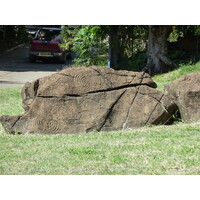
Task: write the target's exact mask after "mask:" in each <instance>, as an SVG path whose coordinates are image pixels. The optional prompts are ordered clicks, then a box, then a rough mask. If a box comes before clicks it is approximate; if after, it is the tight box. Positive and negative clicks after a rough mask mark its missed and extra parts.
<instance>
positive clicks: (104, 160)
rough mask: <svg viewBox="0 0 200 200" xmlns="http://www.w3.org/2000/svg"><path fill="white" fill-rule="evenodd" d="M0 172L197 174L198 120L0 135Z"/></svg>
mask: <svg viewBox="0 0 200 200" xmlns="http://www.w3.org/2000/svg"><path fill="white" fill-rule="evenodd" d="M0 143H1V145H0V152H1V153H0V174H99V175H102V174H200V124H190V125H185V124H181V125H180V124H179V125H174V126H168V127H167V126H157V127H146V128H140V129H130V130H125V131H114V132H101V133H96V132H94V133H88V134H78V135H5V134H0Z"/></svg>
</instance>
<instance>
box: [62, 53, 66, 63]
mask: <svg viewBox="0 0 200 200" xmlns="http://www.w3.org/2000/svg"><path fill="white" fill-rule="evenodd" d="M66 61H67V58H66V55H64V56H63V57H62V59H61V63H63V64H65V63H66Z"/></svg>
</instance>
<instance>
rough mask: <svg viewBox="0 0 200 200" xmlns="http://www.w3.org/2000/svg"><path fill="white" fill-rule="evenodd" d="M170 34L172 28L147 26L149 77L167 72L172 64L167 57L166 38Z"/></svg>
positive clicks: (147, 68) (147, 66) (147, 67)
mask: <svg viewBox="0 0 200 200" xmlns="http://www.w3.org/2000/svg"><path fill="white" fill-rule="evenodd" d="M171 32H172V26H156V25H150V26H149V36H148V50H147V54H148V55H147V57H148V59H147V65H146V70H147V72H148V73H149V74H150V75H153V74H158V73H163V72H167V71H169V70H170V68H172V67H174V66H175V65H174V63H173V62H172V61H171V60H170V59H169V58H168V57H167V54H168V45H167V38H168V37H169V34H170V33H171Z"/></svg>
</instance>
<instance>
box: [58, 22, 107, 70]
mask: <svg viewBox="0 0 200 200" xmlns="http://www.w3.org/2000/svg"><path fill="white" fill-rule="evenodd" d="M62 34H63V38H64V41H63V42H64V44H63V46H62V47H63V48H65V49H67V50H69V48H70V47H72V50H73V51H74V52H76V57H75V59H74V61H75V63H76V64H82V65H86V66H89V65H107V54H108V43H107V41H106V34H105V33H104V29H103V28H102V27H101V26H94V25H85V26H78V27H76V28H75V29H74V30H73V31H72V30H70V28H69V27H64V29H63V31H62Z"/></svg>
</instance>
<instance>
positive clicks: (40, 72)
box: [0, 46, 71, 89]
mask: <svg viewBox="0 0 200 200" xmlns="http://www.w3.org/2000/svg"><path fill="white" fill-rule="evenodd" d="M70 65H71V61H70V60H68V61H67V63H66V64H60V63H57V62H53V63H52V62H48V63H47V62H36V63H30V62H29V59H28V46H24V47H22V48H18V49H16V50H14V51H12V52H10V53H8V54H5V55H2V56H0V89H1V88H12V87H20V86H23V85H24V84H25V83H26V82H31V81H33V80H36V79H38V78H41V77H44V76H49V75H50V74H53V73H55V72H57V71H59V70H62V69H63V67H69V66H70Z"/></svg>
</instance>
